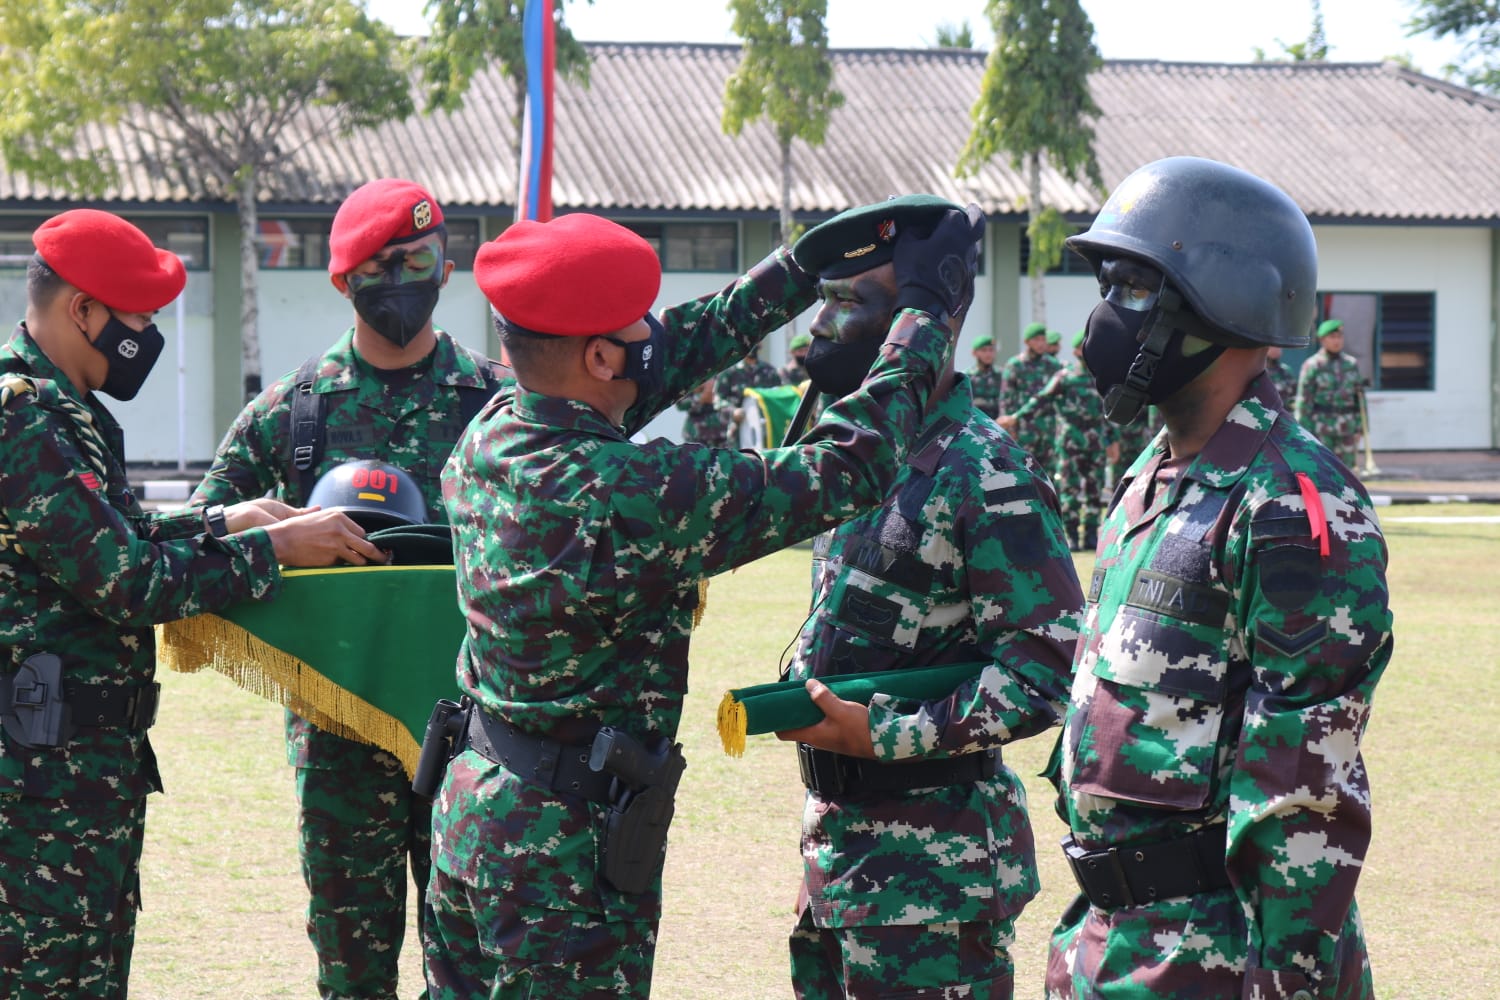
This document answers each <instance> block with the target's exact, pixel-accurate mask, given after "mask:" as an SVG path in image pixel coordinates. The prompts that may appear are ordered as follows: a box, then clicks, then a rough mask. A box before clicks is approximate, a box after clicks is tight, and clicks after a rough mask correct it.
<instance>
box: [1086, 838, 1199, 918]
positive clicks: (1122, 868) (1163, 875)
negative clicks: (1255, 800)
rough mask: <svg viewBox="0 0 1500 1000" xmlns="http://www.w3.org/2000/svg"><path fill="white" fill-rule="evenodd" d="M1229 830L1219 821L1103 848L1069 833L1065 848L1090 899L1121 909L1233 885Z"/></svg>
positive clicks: (1094, 902) (1101, 904)
mask: <svg viewBox="0 0 1500 1000" xmlns="http://www.w3.org/2000/svg"><path fill="white" fill-rule="evenodd" d="M1227 829H1228V827H1227V826H1226V825H1225V824H1223V823H1215V824H1214V825H1212V826H1206V827H1203V828H1202V829H1200V830H1195V831H1193V832H1192V833H1190V834H1188V835H1186V836H1183V837H1178V838H1176V839H1175V840H1166V841H1160V842H1157V843H1154V844H1134V845H1132V844H1121V845H1119V846H1117V847H1108V848H1105V849H1103V850H1099V851H1086V850H1084V849H1083V848H1082V847H1080V846H1078V844H1077V843H1076V842H1075V841H1074V840H1073V835H1072V834H1069V835H1068V836H1066V837H1064V838H1063V840H1062V847H1063V854H1064V855H1066V856H1067V859H1068V866H1069V867H1070V868H1072V869H1073V877H1074V878H1075V879H1077V880H1078V887H1079V888H1080V889H1082V890H1083V894H1084V895H1085V896H1087V897H1088V899H1089V902H1090V903H1092V904H1094V905H1095V906H1097V907H1098V908H1099V909H1101V910H1117V909H1119V908H1121V907H1124V906H1143V905H1145V904H1147V903H1154V902H1156V901H1158V900H1162V899H1172V898H1174V897H1180V896H1192V895H1196V894H1197V893H1200V892H1211V891H1213V890H1215V889H1223V888H1226V887H1228V885H1229V872H1228V871H1227V870H1226V869H1225V867H1224V849H1225V831H1226V830H1227Z"/></svg>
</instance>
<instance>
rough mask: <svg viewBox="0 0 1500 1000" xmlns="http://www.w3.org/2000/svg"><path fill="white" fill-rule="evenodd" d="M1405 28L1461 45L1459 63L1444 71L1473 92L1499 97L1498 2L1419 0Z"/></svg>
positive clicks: (1499, 16) (1499, 40) (1499, 5)
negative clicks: (1483, 92) (1469, 87)
mask: <svg viewBox="0 0 1500 1000" xmlns="http://www.w3.org/2000/svg"><path fill="white" fill-rule="evenodd" d="M1406 28H1407V34H1409V35H1421V34H1430V35H1432V37H1434V38H1448V37H1452V38H1455V39H1457V40H1459V41H1461V42H1463V46H1464V47H1463V55H1462V58H1463V63H1462V64H1461V65H1456V66H1447V67H1445V69H1446V70H1447V71H1448V72H1450V73H1454V74H1456V75H1458V76H1459V77H1461V78H1462V79H1463V81H1464V82H1465V83H1467V84H1468V85H1469V86H1471V87H1473V88H1475V89H1476V90H1484V91H1488V92H1489V93H1492V94H1500V0H1422V2H1421V3H1418V4H1417V5H1416V10H1415V13H1414V14H1413V16H1412V19H1411V20H1410V21H1408V22H1407V25H1406Z"/></svg>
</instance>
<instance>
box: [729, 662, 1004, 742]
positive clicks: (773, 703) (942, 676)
mask: <svg viewBox="0 0 1500 1000" xmlns="http://www.w3.org/2000/svg"><path fill="white" fill-rule="evenodd" d="M988 666H990V664H988V663H949V664H945V665H943V666H936V667H913V668H912V669H910V670H883V671H880V672H878V673H870V674H840V675H839V676H836V677H820V678H818V679H819V680H821V681H822V682H823V683H824V684H826V685H827V686H828V688H829V690H831V691H832V692H833V693H834V694H836V695H838V696H839V697H840V698H842V699H844V700H845V701H854V702H858V703H859V704H861V705H868V704H869V703H870V698H871V697H872V696H874V695H876V694H888V695H892V696H894V697H897V698H915V699H919V700H921V701H930V700H932V699H934V698H942V697H945V696H947V695H949V694H951V693H952V692H953V690H954V689H955V688H957V687H958V686H959V685H960V684H962V683H963V682H964V681H967V680H969V679H971V678H974V677H978V676H979V674H980V672H981V671H982V670H984V668H985V667H988ZM805 684H806V682H805V681H779V682H776V683H772V684H757V685H755V686H754V687H744V688H735V689H734V690H733V691H728V692H725V694H724V698H723V700H722V701H720V702H719V740H720V741H721V742H722V743H723V744H724V752H725V753H727V754H729V755H730V756H733V757H740V756H743V755H744V753H745V737H746V736H748V735H751V734H754V733H778V732H781V731H783V730H787V729H801V728H802V727H803V726H811V725H814V724H815V723H817V722H819V721H820V720H821V719H822V718H823V713H822V712H821V711H820V710H819V709H818V706H816V705H814V704H813V701H812V698H811V697H810V696H809V695H808V693H807V688H806V686H805Z"/></svg>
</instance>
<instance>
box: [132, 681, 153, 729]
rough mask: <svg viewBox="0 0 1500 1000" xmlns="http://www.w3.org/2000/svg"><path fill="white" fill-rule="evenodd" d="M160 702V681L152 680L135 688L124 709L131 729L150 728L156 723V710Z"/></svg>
mask: <svg viewBox="0 0 1500 1000" xmlns="http://www.w3.org/2000/svg"><path fill="white" fill-rule="evenodd" d="M160 704H161V683H160V682H159V681H152V682H151V683H150V684H147V685H145V686H143V687H138V688H136V689H135V694H133V695H131V698H130V701H129V702H128V703H127V704H126V706H125V710H126V713H127V716H128V718H129V720H130V728H132V729H150V728H151V727H152V726H154V725H156V710H157V707H158V706H159V705H160Z"/></svg>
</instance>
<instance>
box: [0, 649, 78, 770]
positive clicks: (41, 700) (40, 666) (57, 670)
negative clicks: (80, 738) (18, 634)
mask: <svg viewBox="0 0 1500 1000" xmlns="http://www.w3.org/2000/svg"><path fill="white" fill-rule="evenodd" d="M72 714H73V713H72V712H71V711H70V710H69V708H68V702H67V699H66V698H65V697H64V695H63V677H62V660H61V659H59V658H58V657H57V656H56V655H55V654H53V653H34V654H33V655H31V656H28V657H27V658H26V661H25V662H24V663H22V664H21V666H20V667H19V668H18V669H17V670H16V672H15V673H14V674H10V675H8V676H6V677H3V678H0V725H3V726H4V727H5V735H7V736H9V737H10V738H11V739H12V740H14V741H15V742H17V743H19V744H20V745H21V746H23V747H27V748H29V749H33V750H35V749H38V748H40V747H60V746H62V745H63V744H65V743H67V742H68V740H70V739H72V738H73V733H74V731H75V730H74V728H73V720H72Z"/></svg>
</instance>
